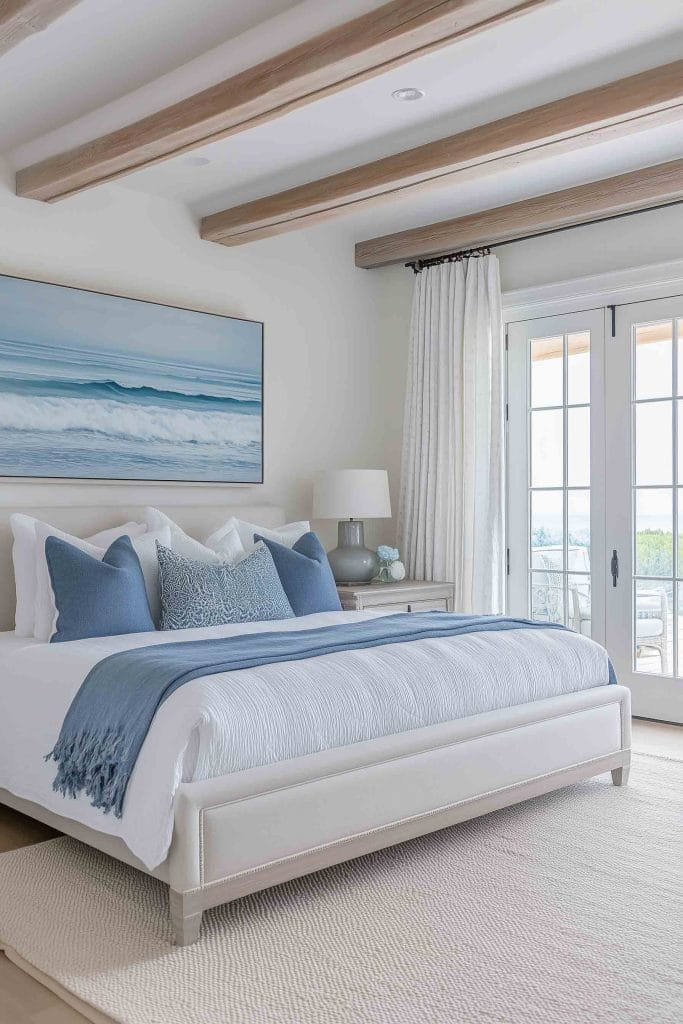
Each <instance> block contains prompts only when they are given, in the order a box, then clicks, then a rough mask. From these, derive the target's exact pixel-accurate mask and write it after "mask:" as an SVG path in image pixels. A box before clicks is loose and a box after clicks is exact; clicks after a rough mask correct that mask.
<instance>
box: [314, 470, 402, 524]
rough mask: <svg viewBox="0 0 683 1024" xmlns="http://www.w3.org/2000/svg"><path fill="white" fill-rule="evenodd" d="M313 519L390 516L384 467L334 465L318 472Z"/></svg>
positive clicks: (388, 517)
mask: <svg viewBox="0 0 683 1024" xmlns="http://www.w3.org/2000/svg"><path fill="white" fill-rule="evenodd" d="M313 518H314V519H390V518H391V500H390V498H389V477H388V475H387V471H386V470H385V469H336V470H332V471H330V472H324V473H319V474H318V476H317V478H316V481H315V484H314V487H313Z"/></svg>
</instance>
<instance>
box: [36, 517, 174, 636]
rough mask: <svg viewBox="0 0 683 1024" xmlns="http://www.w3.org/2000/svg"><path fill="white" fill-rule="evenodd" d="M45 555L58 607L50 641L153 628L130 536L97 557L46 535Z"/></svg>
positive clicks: (137, 560)
mask: <svg viewBox="0 0 683 1024" xmlns="http://www.w3.org/2000/svg"><path fill="white" fill-rule="evenodd" d="M45 557H46V559H47V567H48V569H49V571H50V580H51V581H52V590H53V591H54V595H55V606H56V608H57V628H56V632H55V633H54V634H53V635H52V637H51V638H50V643H53V644H54V643H61V642H63V641H65V640H82V639H83V638H84V637H89V636H119V635H120V634H122V633H146V632H148V631H150V632H151V631H153V630H154V622H153V621H152V616H151V613H150V610H149V602H148V600H147V591H146V590H145V578H144V576H143V575H142V569H141V568H140V560H139V559H138V556H137V555H136V553H135V550H134V548H133V545H132V544H131V542H130V538H129V537H126V536H123V537H119V538H118V539H117V540H115V541H114V543H113V544H111V545H110V547H108V548H107V550H106V551H105V553H104V556H103V558H102V561H100V560H99V558H93V557H92V555H88V554H86V552H85V551H81V550H80V549H79V548H77V547H74V545H73V544H69V543H68V542H67V541H65V540H60V539H59V537H48V538H47V540H46V541H45Z"/></svg>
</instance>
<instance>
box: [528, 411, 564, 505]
mask: <svg viewBox="0 0 683 1024" xmlns="http://www.w3.org/2000/svg"><path fill="white" fill-rule="evenodd" d="M562 435H563V422H562V410H561V409H553V410H552V411H551V410H548V411H546V412H532V414H531V486H532V487H561V486H562V484H563V478H564V459H563V450H562V449H563V445H562Z"/></svg>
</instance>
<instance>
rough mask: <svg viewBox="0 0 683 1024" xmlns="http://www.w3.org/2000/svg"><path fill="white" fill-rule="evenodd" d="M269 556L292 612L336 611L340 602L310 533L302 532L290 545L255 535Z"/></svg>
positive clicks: (322, 552)
mask: <svg viewBox="0 0 683 1024" xmlns="http://www.w3.org/2000/svg"><path fill="white" fill-rule="evenodd" d="M256 540H262V541H263V543H264V544H266V545H267V547H268V550H269V551H270V553H271V555H272V556H273V561H274V562H275V568H276V569H277V571H278V576H279V577H280V581H281V583H282V586H283V587H284V588H285V594H286V595H287V598H288V600H289V603H290V604H291V606H292V608H293V609H294V614H295V615H313V614H314V613H315V612H339V611H341V602H340V600H339V594H338V593H337V585H336V583H335V582H334V576H333V575H332V570H331V569H330V563H329V562H328V560H327V555H326V554H325V548H324V547H323V546H322V544H321V543H320V541H319V540H318V538H317V537H316V535H315V534H314V533H305V534H304V535H303V537H300V538H299V540H298V541H297V542H296V544H295V545H294V547H293V548H288V547H285V545H284V544H276V543H275V541H272V540H268V539H267V538H266V537H259V536H258V534H257V535H256Z"/></svg>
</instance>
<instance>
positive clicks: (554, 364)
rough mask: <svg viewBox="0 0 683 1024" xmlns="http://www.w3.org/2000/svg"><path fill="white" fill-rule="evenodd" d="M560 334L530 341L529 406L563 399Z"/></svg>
mask: <svg viewBox="0 0 683 1024" xmlns="http://www.w3.org/2000/svg"><path fill="white" fill-rule="evenodd" d="M562 340H563V339H562V335H560V337H559V338H539V339H537V340H536V341H532V342H531V407H532V408H534V409H538V408H540V407H543V406H548V405H562V403H563V401H564V386H563V379H562V375H563V355H562Z"/></svg>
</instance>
